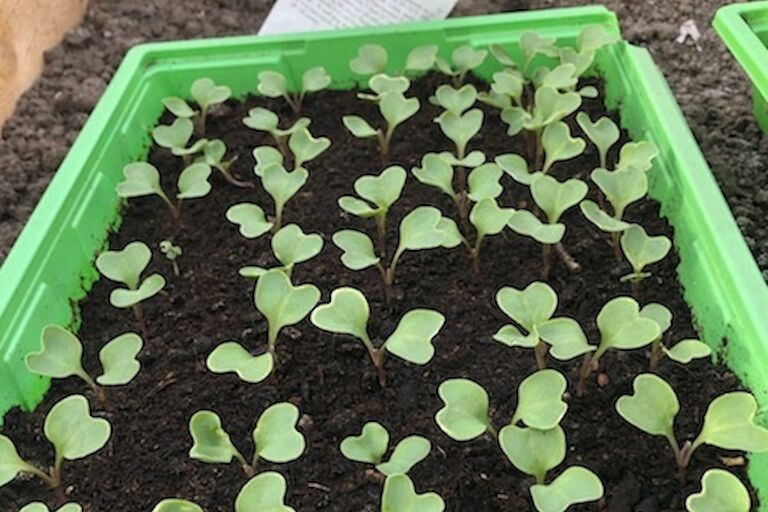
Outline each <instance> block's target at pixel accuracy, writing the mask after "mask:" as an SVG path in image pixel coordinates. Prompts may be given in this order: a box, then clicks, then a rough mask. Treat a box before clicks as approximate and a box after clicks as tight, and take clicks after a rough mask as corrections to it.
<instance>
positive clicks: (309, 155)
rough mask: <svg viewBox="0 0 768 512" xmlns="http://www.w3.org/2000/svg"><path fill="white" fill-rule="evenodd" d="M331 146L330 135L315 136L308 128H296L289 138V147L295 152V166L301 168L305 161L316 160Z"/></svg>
mask: <svg viewBox="0 0 768 512" xmlns="http://www.w3.org/2000/svg"><path fill="white" fill-rule="evenodd" d="M330 146H331V140H330V139H329V138H328V137H317V138H315V137H313V136H312V134H311V133H309V129H308V128H302V129H300V130H296V131H294V132H293V133H292V134H291V137H290V138H289V139H288V147H289V148H290V150H291V152H292V153H293V162H294V163H293V165H294V168H300V167H302V166H303V165H304V164H305V163H307V162H309V161H311V160H314V159H315V158H317V157H318V156H320V155H321V154H322V153H323V152H324V151H325V150H326V149H328V148H329V147H330Z"/></svg>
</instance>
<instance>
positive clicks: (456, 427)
mask: <svg viewBox="0 0 768 512" xmlns="http://www.w3.org/2000/svg"><path fill="white" fill-rule="evenodd" d="M437 394H438V395H439V396H440V399H441V400H442V401H443V403H444V404H445V405H444V406H443V408H442V409H440V410H439V411H437V414H436V415H435V421H436V422H437V425H438V426H439V427H440V429H441V430H442V431H443V432H445V433H446V435H448V437H450V438H451V439H454V440H456V441H469V440H471V439H475V438H476V437H480V436H481V435H483V434H484V433H485V432H486V431H487V430H488V428H489V426H490V418H489V417H488V393H486V391H485V389H483V387H482V386H480V385H479V384H477V383H476V382H473V381H471V380H469V379H449V380H446V381H444V382H443V383H442V384H440V387H438V389H437Z"/></svg>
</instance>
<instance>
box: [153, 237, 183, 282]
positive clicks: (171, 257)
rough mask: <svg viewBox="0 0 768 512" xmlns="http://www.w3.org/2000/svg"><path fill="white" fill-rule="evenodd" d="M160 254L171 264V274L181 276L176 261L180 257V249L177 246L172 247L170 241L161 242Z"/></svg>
mask: <svg viewBox="0 0 768 512" xmlns="http://www.w3.org/2000/svg"><path fill="white" fill-rule="evenodd" d="M159 247H160V252H161V253H163V255H165V258H166V259H167V260H168V261H170V262H171V265H173V273H174V275H176V276H179V275H181V271H180V270H179V262H178V261H176V260H177V259H178V258H179V256H181V253H182V251H181V247H179V246H178V245H173V242H171V241H170V240H161V241H160V244H159Z"/></svg>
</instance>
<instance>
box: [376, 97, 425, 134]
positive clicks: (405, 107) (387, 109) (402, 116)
mask: <svg viewBox="0 0 768 512" xmlns="http://www.w3.org/2000/svg"><path fill="white" fill-rule="evenodd" d="M419 106H420V103H419V100H418V98H406V97H405V96H403V95H402V94H400V93H396V92H388V93H385V94H382V95H381V99H380V100H379V110H380V111H381V116H382V117H383V118H384V119H385V120H386V121H387V129H388V131H389V132H392V130H394V129H395V127H396V126H397V125H399V124H401V123H403V122H405V121H406V120H408V119H410V118H411V117H413V116H414V115H415V114H416V112H418V111H419Z"/></svg>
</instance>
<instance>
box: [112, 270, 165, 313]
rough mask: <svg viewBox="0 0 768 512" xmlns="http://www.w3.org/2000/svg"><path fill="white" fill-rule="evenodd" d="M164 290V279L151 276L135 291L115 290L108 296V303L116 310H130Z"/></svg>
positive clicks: (155, 275)
mask: <svg viewBox="0 0 768 512" xmlns="http://www.w3.org/2000/svg"><path fill="white" fill-rule="evenodd" d="M163 288H165V278H164V277H163V276H161V275H160V274H152V275H151V276H149V277H148V278H146V279H145V280H144V281H142V282H141V285H139V287H138V288H137V289H135V290H129V289H125V288H117V289H115V290H112V293H110V294H109V302H110V303H111V304H112V305H113V306H114V307H116V308H130V307H133V306H135V305H136V304H138V303H139V302H143V301H145V300H147V299H149V298H151V297H154V296H155V295H157V294H158V293H160V291H161V290H162V289H163Z"/></svg>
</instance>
